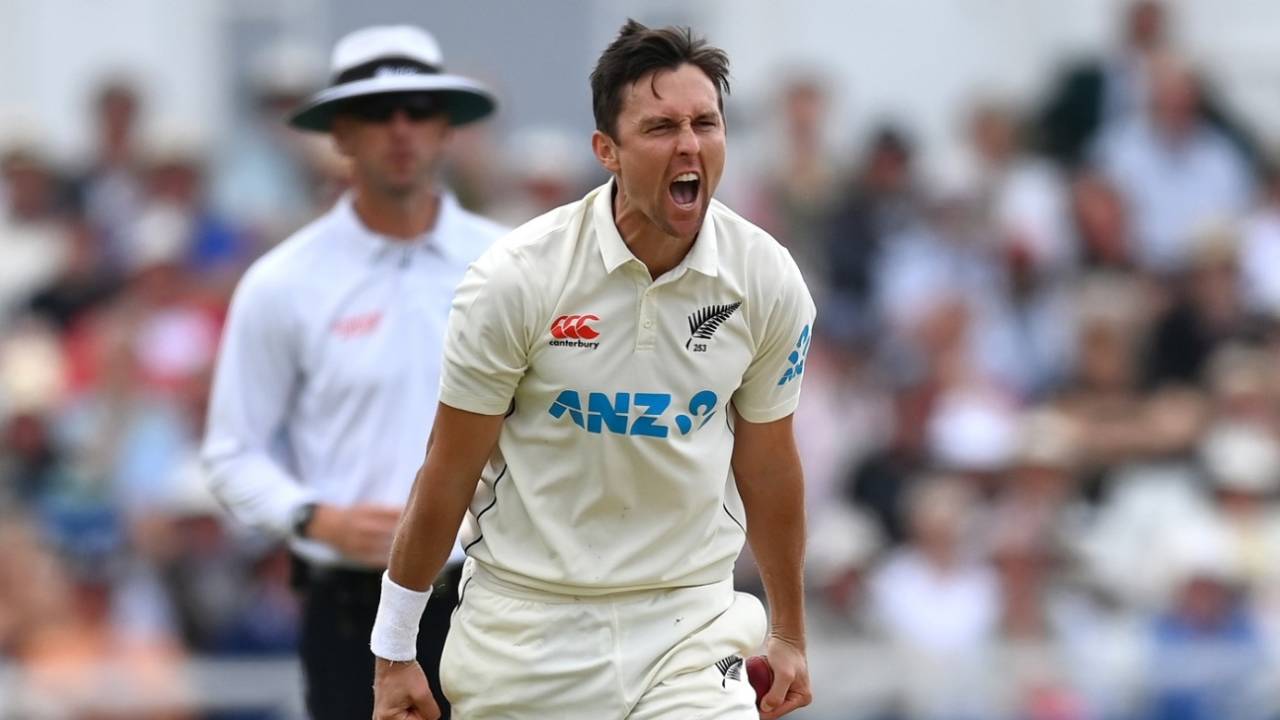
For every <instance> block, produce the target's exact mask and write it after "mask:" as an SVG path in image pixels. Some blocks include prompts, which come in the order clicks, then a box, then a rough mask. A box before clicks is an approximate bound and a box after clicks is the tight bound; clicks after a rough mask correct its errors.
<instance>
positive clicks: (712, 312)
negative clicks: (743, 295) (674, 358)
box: [684, 301, 742, 352]
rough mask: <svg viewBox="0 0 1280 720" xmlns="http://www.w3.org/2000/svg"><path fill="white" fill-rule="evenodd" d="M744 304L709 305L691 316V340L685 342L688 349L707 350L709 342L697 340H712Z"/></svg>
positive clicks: (740, 302) (695, 350)
mask: <svg viewBox="0 0 1280 720" xmlns="http://www.w3.org/2000/svg"><path fill="white" fill-rule="evenodd" d="M741 305H742V301H738V302H736V303H732V304H730V305H708V306H707V307H704V308H702V309H701V310H699V311H698V312H696V313H694V314H692V315H690V316H689V340H688V342H686V343H685V344H684V348H685V349H686V350H692V351H694V352H706V351H707V343H705V342H694V341H695V340H710V339H711V336H712V335H715V334H716V330H719V329H720V326H721V325H723V324H724V323H725V321H726V320H728V319H729V318H730V317H731V316H732V315H733V313H734V312H736V311H737V309H738V308H739V307H740V306H741Z"/></svg>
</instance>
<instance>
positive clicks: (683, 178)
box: [673, 172, 698, 182]
mask: <svg viewBox="0 0 1280 720" xmlns="http://www.w3.org/2000/svg"><path fill="white" fill-rule="evenodd" d="M697 179H698V173H692V172H687V173H681V174H679V175H677V176H676V179H675V180H674V181H673V182H694V181H696V180H697Z"/></svg>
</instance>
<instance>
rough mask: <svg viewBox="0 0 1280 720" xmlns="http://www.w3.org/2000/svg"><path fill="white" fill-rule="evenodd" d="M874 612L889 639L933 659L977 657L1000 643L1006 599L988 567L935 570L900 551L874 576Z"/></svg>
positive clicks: (918, 556)
mask: <svg viewBox="0 0 1280 720" xmlns="http://www.w3.org/2000/svg"><path fill="white" fill-rule="evenodd" d="M868 590H869V599H870V602H871V612H872V614H873V616H874V617H875V619H876V620H877V621H878V622H879V623H880V624H881V625H882V626H883V628H884V630H885V631H886V632H887V633H888V635H889V637H890V638H892V639H893V640H895V641H897V642H900V643H903V644H904V645H905V646H907V647H908V648H912V649H915V650H919V651H924V652H928V653H942V654H947V653H961V654H963V653H967V652H977V651H979V650H981V649H982V648H983V647H985V645H986V643H988V642H989V641H990V640H991V639H992V638H994V637H995V633H996V630H997V627H996V626H997V623H998V621H999V614H1000V593H999V587H998V585H997V583H996V576H995V574H994V573H993V572H992V571H991V570H990V569H989V568H987V567H985V566H982V565H979V564H976V563H971V562H962V563H959V564H958V565H956V566H955V567H951V568H946V569H943V568H939V567H937V566H935V565H932V564H931V563H930V562H929V561H928V560H927V559H926V558H925V557H924V556H923V555H922V554H921V553H920V552H918V551H917V550H914V549H904V550H899V551H897V552H896V553H894V554H893V555H892V556H890V558H889V559H888V561H886V562H885V564H884V565H883V566H881V567H880V569H879V570H877V571H876V573H875V574H874V575H873V576H872V578H871V582H870V586H869V588H868Z"/></svg>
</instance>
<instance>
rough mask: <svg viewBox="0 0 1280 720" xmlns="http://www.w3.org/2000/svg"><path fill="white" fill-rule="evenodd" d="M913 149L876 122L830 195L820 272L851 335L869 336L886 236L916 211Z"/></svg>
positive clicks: (904, 225) (900, 228) (906, 223)
mask: <svg viewBox="0 0 1280 720" xmlns="http://www.w3.org/2000/svg"><path fill="white" fill-rule="evenodd" d="M912 154H913V149H912V146H911V143H910V141H909V140H908V139H907V138H906V136H905V135H903V133H902V132H901V131H900V130H898V129H897V128H894V127H889V126H886V127H882V128H880V129H879V130H877V131H876V132H875V133H874V134H873V135H872V137H871V139H870V140H869V142H868V143H867V147H866V151H865V156H864V157H863V158H862V160H861V164H860V166H859V167H858V169H857V171H856V172H855V176H854V178H853V180H852V181H851V182H848V183H847V184H846V185H845V187H844V189H843V191H842V192H838V193H837V195H836V197H835V198H834V203H835V204H834V209H833V210H832V213H833V215H832V219H831V222H830V224H829V226H828V228H827V231H826V234H825V239H824V243H825V252H824V253H823V258H824V260H825V263H826V264H825V273H823V274H824V275H825V281H826V282H825V284H826V285H827V287H828V288H829V289H830V297H829V298H828V301H827V304H826V306H827V308H828V312H831V313H835V314H836V317H837V320H836V322H839V323H842V324H845V325H848V326H850V327H851V328H852V329H851V330H849V331H848V332H850V333H852V334H853V336H855V337H866V336H868V335H869V334H870V333H872V332H873V329H874V326H875V319H874V316H873V314H872V308H871V303H872V299H873V297H874V296H875V294H876V289H875V283H876V281H877V279H878V278H880V277H884V275H883V274H881V273H879V272H877V266H878V265H879V264H880V263H881V262H883V260H882V257H881V255H882V254H883V253H884V252H885V244H886V242H887V239H888V238H889V237H890V236H893V235H897V234H899V233H901V232H903V231H905V230H907V229H908V228H911V227H912V226H913V224H914V223H915V221H916V220H917V217H918V213H919V202H918V197H917V188H916V180H915V177H914V174H913V169H912ZM890 277H892V276H890ZM819 282H820V283H821V282H822V281H821V280H819Z"/></svg>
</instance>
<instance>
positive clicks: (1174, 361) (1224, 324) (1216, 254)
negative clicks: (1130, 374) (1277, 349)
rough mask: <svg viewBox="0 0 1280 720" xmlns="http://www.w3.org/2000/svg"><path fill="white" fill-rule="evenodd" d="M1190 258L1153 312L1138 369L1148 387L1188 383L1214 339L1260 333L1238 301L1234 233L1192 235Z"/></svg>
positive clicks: (1209, 352)
mask: <svg viewBox="0 0 1280 720" xmlns="http://www.w3.org/2000/svg"><path fill="white" fill-rule="evenodd" d="M1190 261H1191V267H1190V268H1189V273H1188V277H1187V278H1186V282H1185V286H1184V287H1182V288H1178V290H1177V291H1175V294H1174V295H1173V302H1172V305H1171V306H1170V307H1168V308H1167V309H1166V310H1164V311H1163V312H1162V313H1161V314H1159V315H1158V316H1157V317H1156V318H1154V327H1153V328H1152V338H1151V347H1150V348H1149V349H1148V351H1147V353H1146V357H1145V359H1144V363H1145V368H1144V373H1143V374H1144V376H1145V377H1144V380H1145V382H1146V383H1147V385H1148V386H1150V387H1159V386H1161V385H1164V384H1170V383H1172V384H1183V385H1194V384H1196V383H1197V382H1199V381H1200V380H1201V378H1202V376H1203V374H1204V371H1205V365H1206V363H1207V362H1208V360H1209V357H1210V356H1211V355H1212V354H1213V351H1214V350H1215V349H1216V348H1217V347H1218V346H1219V345H1221V344H1223V343H1225V342H1228V341H1230V340H1233V339H1246V338H1248V337H1250V336H1253V337H1260V334H1261V333H1260V330H1261V327H1260V326H1259V325H1258V324H1257V323H1256V322H1254V319H1253V318H1252V317H1251V316H1250V315H1249V314H1248V312H1247V310H1246V308H1245V306H1244V293H1243V291H1242V290H1241V287H1240V272H1239V269H1238V259H1237V254H1236V247H1235V237H1234V236H1233V235H1231V234H1229V233H1223V232H1214V233H1209V234H1206V235H1203V236H1201V237H1199V238H1197V246H1196V248H1195V250H1194V254H1193V255H1192V256H1191V259H1190ZM1175 287H1177V286H1175Z"/></svg>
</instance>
